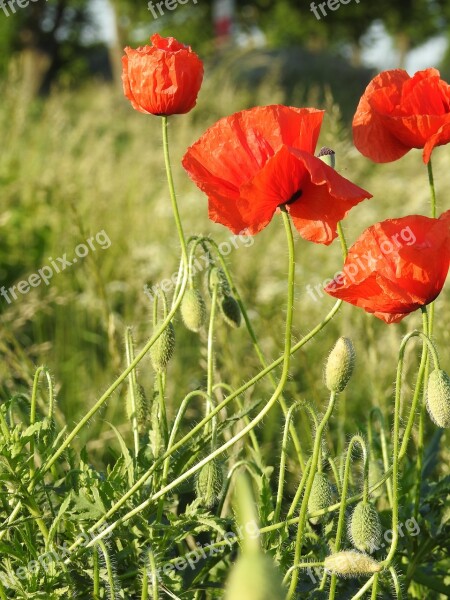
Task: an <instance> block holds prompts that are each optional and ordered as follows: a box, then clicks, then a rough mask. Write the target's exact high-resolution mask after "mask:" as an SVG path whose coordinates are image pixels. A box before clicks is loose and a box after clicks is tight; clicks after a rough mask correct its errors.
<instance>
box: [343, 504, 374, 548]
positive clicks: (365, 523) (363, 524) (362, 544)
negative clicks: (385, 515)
mask: <svg viewBox="0 0 450 600" xmlns="http://www.w3.org/2000/svg"><path fill="white" fill-rule="evenodd" d="M349 536H350V539H351V541H352V544H353V545H354V546H355V548H357V549H358V550H361V552H368V553H369V554H372V552H374V551H375V550H377V549H378V548H379V546H380V541H381V523H380V518H379V516H378V513H377V511H376V509H375V507H374V506H373V505H372V504H370V503H369V502H367V503H364V502H359V503H358V504H357V505H356V506H355V510H354V511H353V514H352V518H351V521H350V527H349Z"/></svg>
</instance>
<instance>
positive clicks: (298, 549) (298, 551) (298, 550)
mask: <svg viewBox="0 0 450 600" xmlns="http://www.w3.org/2000/svg"><path fill="white" fill-rule="evenodd" d="M335 403H336V394H335V393H334V392H332V393H331V396H330V401H329V403H328V408H327V411H326V413H325V415H324V417H323V419H322V420H321V422H320V424H319V427H318V428H317V432H316V437H315V440H314V447H313V455H312V460H311V467H310V470H309V475H308V480H307V483H306V489H305V494H304V496H303V500H302V504H301V507H300V516H299V523H298V529H297V538H296V542H295V557H294V564H297V563H299V562H300V557H301V555H302V545H303V534H304V531H305V527H306V514H307V511H308V501H309V497H310V494H311V488H312V485H313V481H314V476H315V473H316V469H317V463H318V460H319V452H320V446H321V443H322V434H323V431H324V429H325V427H326V425H327V423H328V421H329V419H330V417H331V414H332V412H333V409H334V405H335ZM297 581H298V572H297V571H294V572H293V575H292V579H291V583H290V586H289V591H288V594H287V596H286V600H290V599H291V598H293V597H294V594H295V590H296V587H297Z"/></svg>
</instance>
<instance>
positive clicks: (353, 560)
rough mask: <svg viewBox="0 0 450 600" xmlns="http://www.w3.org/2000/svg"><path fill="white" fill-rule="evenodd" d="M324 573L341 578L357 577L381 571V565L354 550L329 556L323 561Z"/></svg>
mask: <svg viewBox="0 0 450 600" xmlns="http://www.w3.org/2000/svg"><path fill="white" fill-rule="evenodd" d="M324 567H325V571H328V572H329V573H332V574H333V575H342V576H343V577H359V576H361V575H372V574H373V573H378V572H379V571H381V564H380V563H379V562H377V561H376V560H374V559H373V558H372V557H371V556H369V555H368V554H363V553H361V552H356V550H345V551H344V552H336V553H335V554H330V556H327V557H326V558H325V561H324Z"/></svg>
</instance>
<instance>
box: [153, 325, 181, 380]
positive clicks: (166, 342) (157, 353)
mask: <svg viewBox="0 0 450 600" xmlns="http://www.w3.org/2000/svg"><path fill="white" fill-rule="evenodd" d="M160 325H161V322H159V324H157V326H156V329H158V328H159V327H160ZM174 350H175V329H174V327H173V325H172V322H169V324H168V325H167V327H166V328H165V329H164V331H163V332H162V333H161V335H160V336H159V338H158V339H157V340H156V342H155V343H154V344H153V346H152V347H151V348H150V360H151V361H152V365H153V368H154V369H155V371H156V372H157V373H162V372H164V371H165V370H166V367H167V364H168V362H169V360H170V359H171V358H172V355H173V353H174Z"/></svg>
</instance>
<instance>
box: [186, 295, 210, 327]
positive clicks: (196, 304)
mask: <svg viewBox="0 0 450 600" xmlns="http://www.w3.org/2000/svg"><path fill="white" fill-rule="evenodd" d="M205 316H206V306H205V302H204V300H203V298H202V296H201V295H200V292H198V291H197V290H194V289H190V290H187V291H186V292H185V294H184V296H183V300H182V302H181V317H182V319H183V323H184V324H185V325H186V327H187V329H189V330H190V331H194V332H198V331H200V329H201V328H202V326H203V323H204V322H205Z"/></svg>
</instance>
